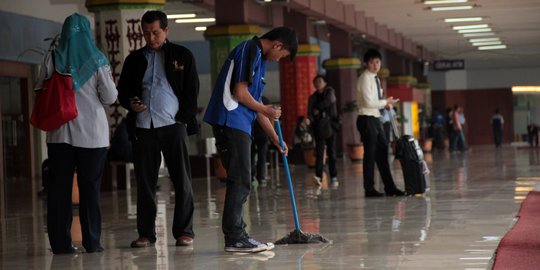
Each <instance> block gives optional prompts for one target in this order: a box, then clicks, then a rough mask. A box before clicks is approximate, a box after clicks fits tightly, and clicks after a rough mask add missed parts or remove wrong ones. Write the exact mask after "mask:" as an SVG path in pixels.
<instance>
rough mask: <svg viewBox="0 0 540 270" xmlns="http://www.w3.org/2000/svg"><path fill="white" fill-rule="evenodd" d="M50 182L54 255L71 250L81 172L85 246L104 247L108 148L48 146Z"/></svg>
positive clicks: (49, 220) (49, 213)
mask: <svg viewBox="0 0 540 270" xmlns="http://www.w3.org/2000/svg"><path fill="white" fill-rule="evenodd" d="M47 150H48V151H47V153H48V156H49V182H48V187H47V189H48V196H47V231H48V234H49V242H50V244H51V249H52V251H53V252H54V253H64V252H67V251H68V250H69V249H70V248H71V222H72V220H73V213H72V206H71V190H72V188H73V173H74V172H75V170H76V171H77V184H78V186H79V198H80V201H79V217H80V221H81V231H82V244H83V247H84V248H85V249H86V250H87V251H95V250H96V249H97V248H99V247H101V244H100V238H101V202H100V194H101V193H100V191H101V177H102V175H103V167H104V165H105V161H106V159H107V148H81V147H74V146H72V145H69V144H66V143H48V144H47Z"/></svg>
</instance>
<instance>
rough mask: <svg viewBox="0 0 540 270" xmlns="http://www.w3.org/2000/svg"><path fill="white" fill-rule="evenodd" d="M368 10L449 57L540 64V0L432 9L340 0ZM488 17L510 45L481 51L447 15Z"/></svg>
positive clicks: (391, 1) (397, 0) (401, 2)
mask: <svg viewBox="0 0 540 270" xmlns="http://www.w3.org/2000/svg"><path fill="white" fill-rule="evenodd" d="M337 1H339V2H342V3H343V4H346V5H352V6H354V8H355V10H356V11H364V12H365V15H366V17H373V18H374V19H375V21H376V22H377V23H379V24H384V25H386V26H388V28H390V29H394V30H395V31H396V32H398V33H402V34H403V35H404V36H406V37H409V38H411V39H412V40H413V41H414V42H416V43H418V44H419V45H422V46H425V47H426V48H427V49H428V50H430V51H431V52H434V53H435V54H437V55H439V56H442V57H445V58H460V59H465V60H469V61H468V62H470V63H473V64H474V65H473V66H476V67H483V66H484V65H483V64H482V62H483V61H485V64H486V65H487V66H494V67H497V66H498V67H505V66H540V0H477V1H470V3H472V4H476V5H478V6H479V7H477V8H473V9H472V10H468V11H437V12H435V11H428V10H426V9H425V7H426V5H424V4H422V3H421V2H420V1H415V0H337ZM469 16H482V17H487V18H486V19H485V20H484V21H483V22H484V23H488V24H490V26H492V28H493V29H494V30H495V32H496V35H497V36H498V37H500V38H501V39H503V40H504V42H505V44H507V45H508V49H506V50H494V51H478V50H477V49H476V48H475V47H473V46H472V45H470V43H469V42H468V41H467V38H464V37H463V36H461V35H460V34H458V33H456V32H455V31H454V30H452V29H451V26H452V25H465V24H468V23H454V24H449V23H445V22H444V21H443V19H444V18H449V17H469Z"/></svg>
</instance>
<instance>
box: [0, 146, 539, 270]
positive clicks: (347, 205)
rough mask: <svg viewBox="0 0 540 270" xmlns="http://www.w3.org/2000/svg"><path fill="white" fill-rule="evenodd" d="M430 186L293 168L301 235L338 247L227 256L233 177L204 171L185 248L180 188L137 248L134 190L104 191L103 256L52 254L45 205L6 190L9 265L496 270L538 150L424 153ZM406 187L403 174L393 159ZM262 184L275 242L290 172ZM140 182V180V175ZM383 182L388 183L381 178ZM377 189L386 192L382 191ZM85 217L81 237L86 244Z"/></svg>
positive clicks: (164, 183) (344, 167)
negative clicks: (224, 221) (178, 236)
mask: <svg viewBox="0 0 540 270" xmlns="http://www.w3.org/2000/svg"><path fill="white" fill-rule="evenodd" d="M426 161H427V162H428V164H429V168H430V169H431V175H430V184H431V185H430V191H429V192H428V193H427V194H426V195H425V196H420V197H384V198H364V192H363V188H362V164H361V163H353V164H351V163H350V162H348V161H346V160H343V159H342V160H340V161H339V164H338V169H339V176H338V177H339V180H340V185H339V186H338V187H337V188H334V187H328V184H327V182H326V181H325V182H323V185H322V187H321V188H317V187H316V186H315V185H314V184H313V182H312V180H311V179H312V177H313V175H314V172H313V169H309V168H307V167H306V166H303V165H291V175H292V179H293V182H294V189H295V195H296V203H297V207H298V213H299V216H300V225H301V228H302V230H304V231H306V232H311V233H320V234H322V235H323V236H325V237H327V238H329V239H332V240H333V243H332V244H302V245H288V246H277V247H276V248H275V249H274V250H272V251H267V252H264V253H258V254H235V255H233V254H230V253H226V252H224V251H223V246H224V241H223V236H222V232H221V213H222V208H223V200H224V195H225V184H224V183H222V182H220V181H219V180H218V179H217V178H209V179H208V178H197V179H194V181H193V188H194V193H195V216H194V229H195V233H196V237H195V243H194V245H193V247H187V248H186V247H176V246H175V245H174V242H175V241H174V239H173V237H172V232H171V223H172V209H173V205H174V204H173V203H174V194H171V193H170V191H169V181H168V180H167V179H166V178H163V179H160V180H159V185H160V191H159V194H158V200H159V204H158V212H159V214H158V218H157V220H156V224H157V230H158V241H157V244H156V246H155V247H152V248H144V249H132V248H130V247H129V244H130V242H131V241H132V240H134V239H135V238H136V236H137V234H136V219H135V218H136V213H135V211H136V205H135V200H136V190H135V183H132V187H133V188H131V189H130V190H128V191H125V190H122V191H117V192H105V193H103V200H102V204H103V205H102V210H103V232H102V245H103V246H104V248H105V252H103V253H99V254H85V253H79V254H76V255H60V256H54V255H52V253H51V252H50V249H49V244H48V239H47V234H46V226H45V220H46V212H45V209H46V206H45V204H44V201H43V200H41V199H39V198H37V196H35V195H33V196H20V195H16V193H15V194H14V193H12V192H13V191H10V190H6V191H5V192H6V194H7V195H6V196H5V199H4V202H3V209H4V214H3V215H2V217H1V220H0V237H1V238H0V240H1V243H0V248H1V249H0V259H1V264H0V268H1V269H469V270H472V269H488V268H489V266H490V260H491V259H492V256H493V252H494V250H495V249H496V247H497V244H498V243H499V241H500V239H501V238H502V237H503V236H504V234H505V233H506V232H507V231H508V230H509V228H510V227H511V225H512V223H513V219H514V216H515V214H516V213H517V210H518V209H519V206H520V202H521V201H522V200H523V199H524V198H525V196H526V194H527V192H528V191H530V190H533V189H535V190H538V189H539V187H540V150H538V149H536V150H528V149H518V148H516V147H512V146H505V147H503V148H502V149H495V148H494V147H492V146H476V147H473V149H472V150H471V151H469V152H466V153H457V154H450V153H447V152H442V151H440V152H434V153H431V154H427V155H426ZM392 168H393V174H394V177H395V179H396V183H397V185H398V186H399V187H400V188H403V178H402V174H401V169H400V166H399V164H398V162H397V161H393V163H392ZM269 174H270V175H271V179H269V180H268V182H267V184H266V186H262V185H261V186H259V187H258V188H257V189H254V190H253V191H252V194H251V195H250V197H249V200H248V202H247V203H246V205H245V209H244V215H245V216H244V219H245V221H246V223H247V225H248V227H247V230H248V232H250V234H251V235H252V236H253V237H254V238H256V239H258V240H260V241H275V240H278V239H280V238H281V237H283V236H285V235H286V234H287V233H288V232H290V231H291V230H293V229H294V220H293V215H292V210H291V204H290V198H289V193H288V190H287V183H286V181H287V179H286V176H285V174H284V169H283V168H280V169H279V170H276V169H272V170H270V172H269ZM133 182H134V181H133ZM377 182H378V183H379V182H380V181H378V180H377ZM379 190H382V188H381V187H379ZM79 226H80V225H78V220H77V219H75V220H74V225H73V238H74V241H75V244H76V245H78V246H79V247H80V246H81V243H80V232H79V231H78V230H80V229H78V228H79Z"/></svg>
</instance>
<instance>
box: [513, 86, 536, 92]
mask: <svg viewBox="0 0 540 270" xmlns="http://www.w3.org/2000/svg"><path fill="white" fill-rule="evenodd" d="M512 92H540V86H512Z"/></svg>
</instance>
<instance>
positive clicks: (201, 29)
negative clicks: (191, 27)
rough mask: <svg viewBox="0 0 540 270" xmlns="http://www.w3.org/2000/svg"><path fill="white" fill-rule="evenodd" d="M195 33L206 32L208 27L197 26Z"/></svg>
mask: <svg viewBox="0 0 540 270" xmlns="http://www.w3.org/2000/svg"><path fill="white" fill-rule="evenodd" d="M195 31H199V32H200V31H206V26H196V27H195Z"/></svg>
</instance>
